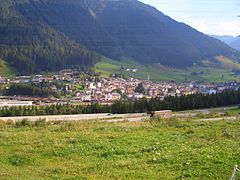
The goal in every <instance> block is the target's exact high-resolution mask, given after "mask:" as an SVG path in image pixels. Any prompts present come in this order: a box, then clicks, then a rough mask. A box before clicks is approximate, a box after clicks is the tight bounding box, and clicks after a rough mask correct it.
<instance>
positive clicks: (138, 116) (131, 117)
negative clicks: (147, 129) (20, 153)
mask: <svg viewBox="0 0 240 180" xmlns="http://www.w3.org/2000/svg"><path fill="white" fill-rule="evenodd" d="M147 118H149V116H148V115H147V114H146V113H134V114H113V115H112V114H106V113H103V114H77V115H54V116H21V117H0V119H1V120H3V121H8V120H12V121H15V122H16V121H22V120H23V119H27V120H29V121H38V120H39V119H46V120H47V121H87V120H102V121H107V122H120V121H141V120H143V119H147Z"/></svg>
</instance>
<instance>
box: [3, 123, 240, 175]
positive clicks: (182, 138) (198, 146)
mask: <svg viewBox="0 0 240 180" xmlns="http://www.w3.org/2000/svg"><path fill="white" fill-rule="evenodd" d="M239 128H240V121H231V122H230V121H229V122H223V121H220V122H189V121H184V122H182V121H181V122H180V121H177V120H171V121H163V120H158V121H146V122H136V123H129V122H122V123H116V124H112V123H100V122H78V123H77V122H75V123H61V124H54V125H46V124H45V123H39V124H37V125H35V126H33V125H26V124H25V126H24V125H19V124H18V125H5V124H4V123H3V122H1V126H0V137H1V138H0V179H228V178H229V177H230V176H231V173H232V170H233V167H234V165H235V164H240V142H239V138H240V132H239Z"/></svg>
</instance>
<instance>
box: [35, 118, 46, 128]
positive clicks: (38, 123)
mask: <svg viewBox="0 0 240 180" xmlns="http://www.w3.org/2000/svg"><path fill="white" fill-rule="evenodd" d="M46 124H47V119H46V118H39V120H37V121H35V122H34V126H36V127H45V126H46Z"/></svg>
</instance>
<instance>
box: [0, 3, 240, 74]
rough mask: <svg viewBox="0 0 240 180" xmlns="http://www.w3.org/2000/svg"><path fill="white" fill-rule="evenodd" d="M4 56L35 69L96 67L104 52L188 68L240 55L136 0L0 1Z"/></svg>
mask: <svg viewBox="0 0 240 180" xmlns="http://www.w3.org/2000/svg"><path fill="white" fill-rule="evenodd" d="M0 5H1V7H2V8H1V9H0V15H1V17H0V32H1V34H0V39H1V40H0V58H1V59H4V60H5V61H6V62H7V63H8V64H10V65H11V66H13V67H15V68H16V69H19V71H20V72H23V73H24V72H26V73H32V72H39V71H45V70H46V71H54V70H58V69H61V68H65V67H77V68H85V67H90V66H93V65H94V64H95V63H96V62H98V61H99V59H100V56H101V55H104V56H106V57H109V58H112V59H115V60H118V61H121V60H122V59H123V58H131V59H133V60H135V61H136V62H139V63H142V64H145V65H151V64H162V65H166V66H170V67H176V68H186V67H190V66H192V65H194V64H199V65H201V64H202V61H203V60H206V59H208V60H209V61H212V62H213V63H216V61H215V60H214V59H215V57H216V56H220V55H223V56H226V57H229V58H232V59H235V60H237V61H238V60H239V59H240V54H239V53H238V52H237V51H235V50H233V49H231V48H229V47H228V46H227V45H226V44H224V43H222V42H221V41H219V40H216V39H214V38H211V37H208V36H206V35H205V34H203V33H201V32H198V31H197V30H196V29H193V28H192V27H190V26H188V25H186V24H184V23H179V22H177V21H175V20H173V19H172V18H170V17H168V16H166V15H164V14H163V13H162V12H160V11H158V10H157V9H156V8H154V7H152V6H149V5H146V4H143V3H141V2H139V1H137V0H18V1H14V0H5V1H2V2H0Z"/></svg>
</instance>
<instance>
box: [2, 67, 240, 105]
mask: <svg viewBox="0 0 240 180" xmlns="http://www.w3.org/2000/svg"><path fill="white" fill-rule="evenodd" d="M41 83H48V84H49V88H50V89H51V91H53V92H62V93H64V95H65V96H64V97H60V98H53V97H27V96H20V95H17V94H16V95H14V96H7V97H6V96H2V97H1V101H2V102H1V104H0V106H15V105H16V106H19V105H22V106H26V105H33V104H36V105H51V104H57V103H62V104H66V103H92V102H97V103H112V102H114V101H117V100H120V99H122V98H128V99H140V98H153V97H159V98H160V99H162V100H163V99H164V98H165V97H167V96H184V95H191V94H196V93H202V94H216V93H221V92H223V91H225V90H234V91H237V90H238V89H239V88H240V83H238V82H224V83H205V82H187V83H176V82H153V81H151V80H139V79H134V78H128V79H123V78H119V77H114V75H113V76H112V77H108V78H100V77H98V76H89V75H88V76H86V74H85V73H84V76H83V75H82V74H81V73H79V72H78V71H77V70H71V69H65V70H62V71H59V72H58V73H56V74H52V75H32V76H16V77H14V78H6V77H0V84H1V85H5V88H8V87H9V86H8V85H10V84H34V85H38V84H41ZM56 83H58V84H60V86H58V87H57V86H56V85H55V84H56ZM19 101H20V102H19Z"/></svg>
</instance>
